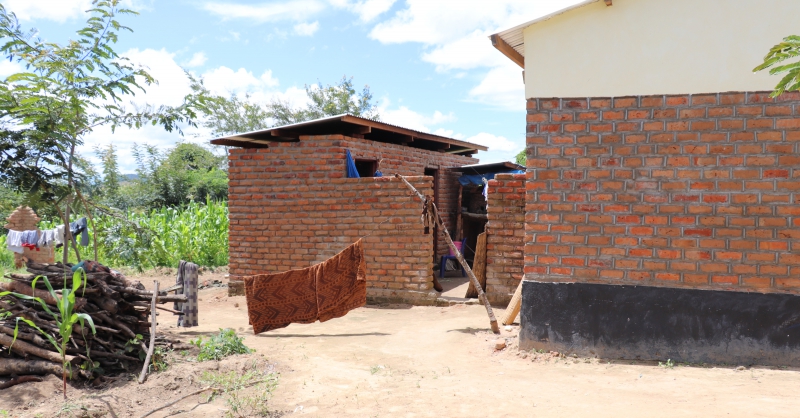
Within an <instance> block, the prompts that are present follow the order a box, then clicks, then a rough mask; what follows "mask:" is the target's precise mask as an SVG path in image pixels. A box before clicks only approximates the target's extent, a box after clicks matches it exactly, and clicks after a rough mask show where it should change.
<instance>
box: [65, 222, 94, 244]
mask: <svg viewBox="0 0 800 418" xmlns="http://www.w3.org/2000/svg"><path fill="white" fill-rule="evenodd" d="M88 227H89V224H88V223H87V222H86V218H85V217H83V218H80V219H78V220H77V221H75V222H70V224H69V232H70V233H72V236H73V237H77V236H78V234H81V240H80V244H81V245H83V246H84V247H85V246H87V245H89V228H88Z"/></svg>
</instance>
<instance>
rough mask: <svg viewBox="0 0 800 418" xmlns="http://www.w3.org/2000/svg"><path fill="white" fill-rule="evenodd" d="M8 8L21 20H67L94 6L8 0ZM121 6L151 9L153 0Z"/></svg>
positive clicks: (71, 0)
mask: <svg viewBox="0 0 800 418" xmlns="http://www.w3.org/2000/svg"><path fill="white" fill-rule="evenodd" d="M3 4H4V5H5V7H6V9H7V10H10V11H12V12H14V13H15V14H16V15H17V17H18V18H19V19H20V20H35V19H37V20H38V19H43V20H54V21H56V22H65V21H67V20H70V19H73V18H83V17H84V15H85V14H86V11H87V10H89V9H91V8H92V0H6V1H4V2H3ZM120 6H121V7H123V8H126V9H133V10H138V11H141V10H151V9H152V8H153V0H123V1H122V2H121V4H120Z"/></svg>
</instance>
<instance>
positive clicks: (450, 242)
mask: <svg viewBox="0 0 800 418" xmlns="http://www.w3.org/2000/svg"><path fill="white" fill-rule="evenodd" d="M394 176H395V177H397V178H399V179H400V180H402V181H403V183H405V185H406V187H408V188H409V189H411V191H412V192H414V193H416V195H417V197H419V199H420V200H421V201H423V202H425V196H423V195H422V193H420V192H419V190H417V189H416V188H415V187H414V186H412V185H411V183H409V182H408V180H406V179H405V177H403V176H401V175H399V174H395V175H394ZM428 204H429V205H430V206H429V208H428V211H429V212H431V213H432V214H433V218H434V221H435V222H436V224H437V225H439V228H440V229H439V231H441V233H442V234H443V235H444V239H445V240H446V241H447V245H448V246H449V247H450V250H452V251H453V254H455V255H456V259H458V262H459V263H461V266H462V267H463V268H464V271H466V272H467V276H469V279H470V281H472V284H473V285H474V286H475V288H476V289H477V291H478V299H479V300H480V301H481V302H483V305H484V307H486V313H487V314H488V315H489V324H490V325H491V327H492V332H494V333H495V334H499V333H500V326H499V325H497V319H496V318H495V317H494V312H493V311H492V305H490V304H489V299H487V298H486V295H485V294H484V293H483V289H482V288H481V284H480V283H479V282H478V278H477V277H475V273H473V272H472V269H471V268H469V264H467V261H466V260H464V256H463V255H462V254H461V251H459V250H458V248H456V246H455V244H453V240H452V238H450V232H448V231H447V228H446V227H445V226H444V222H442V218H441V217H440V216H439V211H438V210H437V209H436V205H435V204H434V203H433V202H431V201H430V199H428Z"/></svg>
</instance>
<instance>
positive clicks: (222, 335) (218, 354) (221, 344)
mask: <svg viewBox="0 0 800 418" xmlns="http://www.w3.org/2000/svg"><path fill="white" fill-rule="evenodd" d="M189 342H190V343H191V344H193V345H195V346H197V348H199V349H200V353H199V354H198V355H197V360H198V361H207V360H221V359H223V358H225V357H228V356H232V355H234V354H247V353H251V352H252V351H253V350H251V349H250V348H248V347H247V346H246V345H244V340H243V339H242V338H241V337H239V336H237V335H236V332H235V331H234V330H232V329H230V328H226V329H220V330H219V334H216V335H212V336H211V338H209V339H208V340H203V337H197V339H196V340H192V341H189Z"/></svg>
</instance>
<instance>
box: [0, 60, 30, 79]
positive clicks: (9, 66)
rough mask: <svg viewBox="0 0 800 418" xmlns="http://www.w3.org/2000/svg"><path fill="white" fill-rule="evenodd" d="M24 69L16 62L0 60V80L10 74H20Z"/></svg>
mask: <svg viewBox="0 0 800 418" xmlns="http://www.w3.org/2000/svg"><path fill="white" fill-rule="evenodd" d="M24 69H25V68H23V67H22V66H21V65H19V64H18V63H16V62H11V61H6V60H0V78H6V77H8V76H10V75H11V74H16V73H21V72H22V71H23V70H24Z"/></svg>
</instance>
